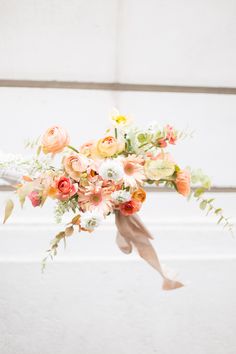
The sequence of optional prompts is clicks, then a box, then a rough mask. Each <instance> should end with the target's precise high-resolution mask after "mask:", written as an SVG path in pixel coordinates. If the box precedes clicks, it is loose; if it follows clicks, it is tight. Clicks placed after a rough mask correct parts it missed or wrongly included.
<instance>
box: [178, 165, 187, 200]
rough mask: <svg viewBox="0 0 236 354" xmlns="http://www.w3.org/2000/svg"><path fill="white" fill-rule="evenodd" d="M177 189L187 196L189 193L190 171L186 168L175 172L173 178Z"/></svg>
mask: <svg viewBox="0 0 236 354" xmlns="http://www.w3.org/2000/svg"><path fill="white" fill-rule="evenodd" d="M175 184H176V188H177V191H178V192H179V193H180V194H182V195H183V196H185V197H187V196H188V195H189V193H190V173H189V171H187V170H183V171H179V172H177V177H176V180H175Z"/></svg>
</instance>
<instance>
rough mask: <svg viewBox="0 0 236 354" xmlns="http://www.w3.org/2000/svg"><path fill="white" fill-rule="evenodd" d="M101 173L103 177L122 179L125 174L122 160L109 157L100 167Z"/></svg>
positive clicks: (114, 179)
mask: <svg viewBox="0 0 236 354" xmlns="http://www.w3.org/2000/svg"><path fill="white" fill-rule="evenodd" d="M98 172H99V175H100V176H101V177H102V178H103V179H107V180H112V181H115V182H117V181H120V180H121V179H122V177H123V176H124V169H123V166H122V164H121V162H120V161H117V160H111V159H108V160H106V161H104V162H103V163H102V164H101V166H100V168H99V171H98Z"/></svg>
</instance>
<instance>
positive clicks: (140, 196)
mask: <svg viewBox="0 0 236 354" xmlns="http://www.w3.org/2000/svg"><path fill="white" fill-rule="evenodd" d="M132 199H134V200H137V201H138V202H141V203H143V202H144V201H145V200H146V192H145V191H144V190H143V189H142V188H138V189H136V191H134V192H133V194H132Z"/></svg>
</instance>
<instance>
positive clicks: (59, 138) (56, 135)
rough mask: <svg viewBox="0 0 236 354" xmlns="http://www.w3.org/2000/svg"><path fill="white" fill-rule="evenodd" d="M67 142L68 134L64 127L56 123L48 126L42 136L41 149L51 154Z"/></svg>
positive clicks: (59, 150) (61, 148) (63, 146)
mask: <svg viewBox="0 0 236 354" xmlns="http://www.w3.org/2000/svg"><path fill="white" fill-rule="evenodd" d="M68 144H69V136H68V134H67V132H66V130H65V129H64V128H61V127H59V126H57V125H55V126H53V127H51V128H49V129H48V130H47V131H46V132H45V133H44V135H43V136H42V143H41V146H42V150H43V152H44V153H45V154H48V153H52V154H53V155H54V154H56V153H58V152H61V151H62V150H63V149H64V148H65V147H66V146H67V145H68Z"/></svg>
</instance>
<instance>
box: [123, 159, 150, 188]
mask: <svg viewBox="0 0 236 354" xmlns="http://www.w3.org/2000/svg"><path fill="white" fill-rule="evenodd" d="M122 162H123V167H124V177H123V178H124V184H125V186H126V187H128V186H129V187H131V188H135V187H137V185H139V184H142V183H143V181H144V180H145V175H144V169H143V164H144V160H143V159H142V158H140V157H137V156H135V155H130V156H128V157H127V158H125V159H123V160H122Z"/></svg>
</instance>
